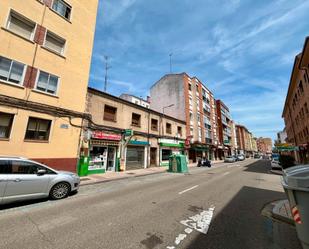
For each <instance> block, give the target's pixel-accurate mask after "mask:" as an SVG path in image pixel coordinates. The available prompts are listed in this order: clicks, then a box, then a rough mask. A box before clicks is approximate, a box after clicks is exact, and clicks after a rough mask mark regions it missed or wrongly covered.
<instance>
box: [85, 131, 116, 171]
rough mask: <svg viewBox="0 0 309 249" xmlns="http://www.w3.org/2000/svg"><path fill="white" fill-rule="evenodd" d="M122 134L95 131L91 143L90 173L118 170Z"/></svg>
mask: <svg viewBox="0 0 309 249" xmlns="http://www.w3.org/2000/svg"><path fill="white" fill-rule="evenodd" d="M120 140H121V135H119V134H113V133H106V132H99V131H96V132H93V133H92V138H91V140H90V144H89V165H88V174H99V173H105V172H106V171H117V170H118V162H119V151H120V150H119V148H120Z"/></svg>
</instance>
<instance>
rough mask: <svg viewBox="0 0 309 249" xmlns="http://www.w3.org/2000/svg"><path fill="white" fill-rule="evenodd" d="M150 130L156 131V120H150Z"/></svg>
mask: <svg viewBox="0 0 309 249" xmlns="http://www.w3.org/2000/svg"><path fill="white" fill-rule="evenodd" d="M151 130H152V131H157V130H158V120H156V119H153V118H152V119H151Z"/></svg>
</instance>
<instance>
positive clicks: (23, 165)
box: [8, 160, 55, 175]
mask: <svg viewBox="0 0 309 249" xmlns="http://www.w3.org/2000/svg"><path fill="white" fill-rule="evenodd" d="M40 169H44V170H46V173H47V174H55V172H53V171H52V170H50V169H47V168H45V167H43V166H41V165H39V164H35V163H31V162H25V161H20V160H13V161H9V162H8V174H27V175H28V174H37V173H38V170H40Z"/></svg>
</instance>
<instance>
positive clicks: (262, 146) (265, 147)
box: [256, 137, 273, 155]
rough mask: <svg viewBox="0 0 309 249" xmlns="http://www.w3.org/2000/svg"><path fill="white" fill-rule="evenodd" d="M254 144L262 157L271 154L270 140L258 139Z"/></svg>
mask: <svg viewBox="0 0 309 249" xmlns="http://www.w3.org/2000/svg"><path fill="white" fill-rule="evenodd" d="M256 142H257V147H258V151H259V152H260V153H262V154H264V155H266V154H271V153H272V148H273V142H272V139H271V138H264V137H259V138H258V139H257V141H256Z"/></svg>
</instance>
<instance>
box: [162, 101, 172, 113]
mask: <svg viewBox="0 0 309 249" xmlns="http://www.w3.org/2000/svg"><path fill="white" fill-rule="evenodd" d="M172 106H174V104H171V105H168V106H164V107H163V115H164V110H165V109H166V108H169V107H172Z"/></svg>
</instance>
